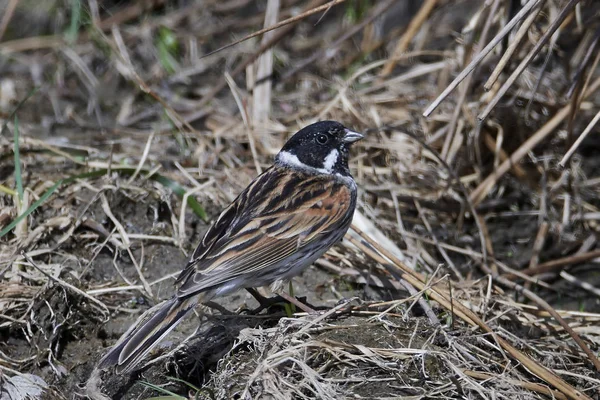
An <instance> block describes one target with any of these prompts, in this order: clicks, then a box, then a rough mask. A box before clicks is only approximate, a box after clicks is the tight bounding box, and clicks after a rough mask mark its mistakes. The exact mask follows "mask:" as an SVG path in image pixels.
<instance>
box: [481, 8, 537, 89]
mask: <svg viewBox="0 0 600 400" xmlns="http://www.w3.org/2000/svg"><path fill="white" fill-rule="evenodd" d="M543 6H544V1H542V2H540V6H539V7H538V10H537V12H532V13H531V14H529V15H528V16H527V18H526V19H525V21H523V24H521V26H520V27H519V29H518V30H517V33H516V34H515V37H514V38H513V39H512V40H511V41H510V44H509V45H508V48H507V49H506V51H505V52H504V54H503V55H502V58H500V61H498V64H497V65H496V68H494V71H492V74H491V75H490V77H489V78H488V80H487V81H486V82H485V84H484V85H483V88H484V89H485V90H486V91H487V90H490V89H491V88H492V85H494V83H495V82H496V80H498V77H499V76H500V73H502V70H503V69H504V67H506V64H508V61H509V60H510V58H511V57H512V55H513V53H514V52H515V50H516V49H517V47H518V46H519V44H521V40H523V38H524V37H525V35H526V34H527V31H528V30H529V27H530V26H531V24H533V21H535V19H536V18H537V16H538V14H539V12H540V10H541V9H542V7H543Z"/></svg>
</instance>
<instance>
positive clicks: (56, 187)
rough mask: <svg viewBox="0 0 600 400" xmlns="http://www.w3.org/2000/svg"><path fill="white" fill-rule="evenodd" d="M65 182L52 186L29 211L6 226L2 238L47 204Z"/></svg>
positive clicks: (0, 233)
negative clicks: (43, 204)
mask: <svg viewBox="0 0 600 400" xmlns="http://www.w3.org/2000/svg"><path fill="white" fill-rule="evenodd" d="M63 182H64V181H63V180H62V179H61V180H59V181H58V182H56V183H55V184H54V185H52V187H51V188H50V189H48V190H46V193H44V194H43V195H42V197H40V198H39V199H38V200H37V201H36V202H35V203H33V204H32V205H31V206H30V207H29V208H28V209H27V210H25V212H24V213H23V214H21V215H19V216H18V217H17V218H15V219H14V221H13V222H11V223H10V224H8V226H6V228H4V229H2V231H1V232H0V238H1V237H2V236H4V235H6V234H7V233H8V232H10V231H11V230H12V229H13V228H14V227H15V226H17V224H18V223H19V222H21V221H22V220H23V218H27V216H28V215H29V214H31V213H32V212H34V211H35V210H36V209H37V208H38V207H39V206H40V205H41V204H42V203H43V202H45V201H46V200H47V199H48V197H50V196H51V195H52V193H54V192H55V191H56V189H58V187H59V186H60V185H61V184H62V183H63Z"/></svg>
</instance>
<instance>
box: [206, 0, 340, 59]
mask: <svg viewBox="0 0 600 400" xmlns="http://www.w3.org/2000/svg"><path fill="white" fill-rule="evenodd" d="M344 1H346V0H332V1H330V2H329V3H327V4H323V5H322V6H319V7H315V8H311V9H309V10H307V11H304V12H302V13H301V14H300V15H296V16H295V17H291V18H288V19H284V20H283V21H281V22H278V23H276V24H275V25H271V26H269V27H268V28H263V29H261V30H258V31H256V32H252V33H251V34H249V35H247V36H244V37H243V38H241V39H239V40H236V41H235V42H233V43H229V44H226V45H225V46H222V47H219V48H218V49H216V50H213V51H211V52H209V53H207V54H205V55H203V56H202V57H200V58H201V59H202V58H204V57H208V56H210V55H213V54H215V53H218V52H220V51H223V50H225V49H228V48H230V47H233V46H235V45H236V44H239V43H242V42H244V41H246V40H248V39H252V38H253V37H256V36H259V35H262V34H263V33H267V32H270V31H272V30H274V29H277V28H281V27H282V26H286V25H289V24H294V23H296V22H298V21H301V20H303V19H305V18H307V17H310V16H311V15H313V14H316V13H319V12H321V11H327V10H329V9H330V8H331V7H333V6H336V5H338V4H340V3H343V2H344Z"/></svg>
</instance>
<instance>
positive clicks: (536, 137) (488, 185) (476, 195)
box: [470, 78, 600, 205]
mask: <svg viewBox="0 0 600 400" xmlns="http://www.w3.org/2000/svg"><path fill="white" fill-rule="evenodd" d="M599 87H600V78H597V79H596V80H595V81H594V82H593V83H592V84H591V86H590V88H589V89H588V90H587V92H586V93H585V95H584V97H587V96H589V95H591V94H592V93H594V92H595V91H596V90H597V89H598V88H599ZM570 108H571V106H570V105H567V106H565V107H563V108H561V109H560V110H559V111H558V112H557V113H556V114H555V115H554V117H552V119H550V120H549V121H548V122H546V124H545V125H544V126H542V127H541V128H540V129H539V130H538V131H537V132H536V133H534V134H533V135H532V136H531V137H530V138H529V139H527V140H526V141H525V142H524V143H523V144H522V145H521V146H520V147H519V148H518V149H517V150H515V152H514V153H512V154H511V155H510V157H509V158H508V160H506V161H504V162H503V163H502V164H500V166H499V167H498V168H496V170H495V171H494V172H492V173H491V174H490V175H488V176H487V178H485V179H484V180H483V181H482V182H481V183H480V184H479V186H477V187H476V188H475V189H474V190H473V192H471V196H470V197H471V200H472V201H473V203H475V205H477V204H479V203H480V202H481V200H483V199H484V198H485V197H486V196H487V194H488V193H489V191H490V190H492V188H493V187H494V185H495V184H496V182H497V181H498V179H500V178H501V177H502V176H503V175H504V174H505V173H506V172H507V171H508V170H509V169H510V168H511V167H512V165H514V164H517V163H518V162H519V161H521V159H522V158H523V157H525V155H527V153H529V152H530V151H531V150H532V149H533V148H534V147H535V146H537V145H538V144H539V143H540V142H541V141H542V140H544V139H545V138H546V136H548V135H549V134H550V133H552V132H553V131H554V129H556V127H557V126H558V125H559V124H560V123H561V122H562V121H563V120H564V119H565V118H566V117H567V115H568V114H569V109H570Z"/></svg>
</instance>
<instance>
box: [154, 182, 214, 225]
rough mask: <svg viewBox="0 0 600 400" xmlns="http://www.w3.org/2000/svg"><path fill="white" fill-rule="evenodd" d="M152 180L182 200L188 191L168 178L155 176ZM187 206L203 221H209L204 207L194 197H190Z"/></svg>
mask: <svg viewBox="0 0 600 400" xmlns="http://www.w3.org/2000/svg"><path fill="white" fill-rule="evenodd" d="M150 179H152V180H153V181H155V182H158V183H160V184H161V185H163V186H164V187H167V188H169V189H171V190H172V191H173V193H175V194H176V195H177V196H179V197H181V198H183V196H184V195H185V192H186V190H185V189H184V188H183V187H182V186H181V185H179V183H177V182H175V181H174V180H172V179H169V178H167V177H166V176H163V175H159V174H154V175H152V176H151V177H150ZM187 205H188V206H189V207H190V208H191V209H192V210H193V211H194V213H196V215H197V216H199V217H200V218H202V220H204V221H208V215H207V214H206V211H205V210H204V207H202V206H201V205H200V203H198V202H197V201H196V199H195V198H194V197H192V196H188V198H187Z"/></svg>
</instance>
